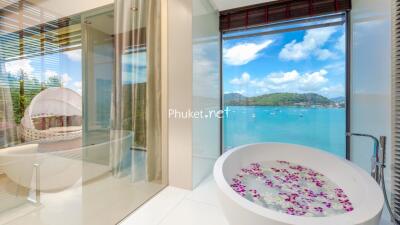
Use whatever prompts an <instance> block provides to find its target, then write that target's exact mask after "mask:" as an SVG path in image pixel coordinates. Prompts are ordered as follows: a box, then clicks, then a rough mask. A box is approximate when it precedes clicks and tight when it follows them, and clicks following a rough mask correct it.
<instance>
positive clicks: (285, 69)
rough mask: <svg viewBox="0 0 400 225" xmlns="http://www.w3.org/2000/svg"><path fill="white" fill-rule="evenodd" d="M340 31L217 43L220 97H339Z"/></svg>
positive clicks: (342, 85)
mask: <svg viewBox="0 0 400 225" xmlns="http://www.w3.org/2000/svg"><path fill="white" fill-rule="evenodd" d="M344 32H345V31H344V27H343V26H336V27H325V28H318V29H313V30H305V31H294V32H289V33H281V34H278V35H269V36H258V37H250V38H244V39H235V40H226V41H224V43H223V58H224V61H223V76H224V78H223V83H224V92H225V93H241V94H243V95H246V96H257V95H262V94H268V93H276V92H297V93H309V92H313V93H318V94H321V95H324V96H326V97H329V98H333V97H341V96H345V51H344V50H345V41H344V40H345V38H344V37H345V36H344Z"/></svg>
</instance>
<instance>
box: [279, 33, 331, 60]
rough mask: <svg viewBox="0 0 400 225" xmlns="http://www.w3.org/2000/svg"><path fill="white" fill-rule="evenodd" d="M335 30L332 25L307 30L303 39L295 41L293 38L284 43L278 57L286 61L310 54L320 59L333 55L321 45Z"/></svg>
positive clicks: (299, 58) (303, 57) (301, 58)
mask: <svg viewBox="0 0 400 225" xmlns="http://www.w3.org/2000/svg"><path fill="white" fill-rule="evenodd" d="M335 32H336V28H333V27H324V28H318V29H312V30H308V31H307V32H306V35H305V36H304V39H303V41H301V42H297V41H296V40H293V41H292V42H290V43H289V44H286V45H285V47H284V48H283V49H282V50H281V52H280V53H279V58H280V59H283V60H288V61H289V60H293V61H299V60H303V59H307V58H308V57H309V56H310V55H315V56H317V58H318V59H320V60H326V59H328V58H329V57H331V56H333V53H331V52H330V51H329V50H327V49H321V47H322V46H324V45H325V43H326V42H327V41H328V40H329V38H330V37H331V36H332V34H333V33H335Z"/></svg>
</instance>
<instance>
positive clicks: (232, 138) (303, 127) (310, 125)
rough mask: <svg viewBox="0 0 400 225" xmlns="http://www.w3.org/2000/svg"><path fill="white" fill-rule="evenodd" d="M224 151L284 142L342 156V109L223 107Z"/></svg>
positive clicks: (343, 116)
mask: <svg viewBox="0 0 400 225" xmlns="http://www.w3.org/2000/svg"><path fill="white" fill-rule="evenodd" d="M227 109H228V112H225V116H224V148H225V149H229V148H232V147H236V146H240V145H244V144H251V143H258V142H285V143H293V144H300V145H306V146H311V147H315V148H318V149H322V150H324V151H328V152H331V153H333V154H336V155H338V156H341V157H345V156H346V137H345V130H346V112H345V109H344V108H304V107H274V106H227V107H225V110H227Z"/></svg>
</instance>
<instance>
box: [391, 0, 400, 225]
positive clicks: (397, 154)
mask: <svg viewBox="0 0 400 225" xmlns="http://www.w3.org/2000/svg"><path fill="white" fill-rule="evenodd" d="M394 2H395V3H394V7H393V9H394V16H393V20H394V21H393V48H392V49H393V85H394V88H393V89H394V99H393V100H394V101H393V104H394V106H393V109H394V111H393V113H394V125H393V138H394V141H393V172H392V176H393V177H392V180H393V185H392V192H393V199H392V200H393V202H392V203H393V210H394V213H395V215H396V216H397V218H400V1H394ZM398 222H400V219H399V221H398Z"/></svg>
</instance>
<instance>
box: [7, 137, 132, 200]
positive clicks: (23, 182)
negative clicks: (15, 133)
mask: <svg viewBox="0 0 400 225" xmlns="http://www.w3.org/2000/svg"><path fill="white" fill-rule="evenodd" d="M112 134H120V135H119V136H120V138H119V139H115V140H110V139H105V140H104V141H102V142H100V140H96V142H100V143H96V144H93V145H88V146H85V147H77V148H72V149H67V150H61V151H54V152H46V153H41V152H39V148H40V145H39V144H37V143H36V144H25V145H19V146H15V147H9V148H5V149H0V169H1V170H2V171H3V172H4V173H5V174H6V175H7V176H8V177H9V178H10V179H11V180H12V181H13V182H14V183H16V184H18V185H20V186H23V187H26V188H31V187H35V188H37V189H38V190H40V191H42V192H59V191H63V190H65V189H67V188H69V187H71V186H73V185H74V184H75V183H76V182H78V181H79V180H81V181H82V183H86V182H90V181H93V180H95V179H97V178H100V177H102V176H104V175H106V174H108V173H109V172H110V171H111V170H112V168H113V165H111V163H108V160H109V158H110V157H109V155H112V154H114V153H113V151H115V149H113V148H111V146H112V145H113V144H114V143H115V142H119V145H117V146H118V147H120V148H121V152H119V155H120V157H123V154H124V153H125V152H127V151H130V147H131V145H132V137H133V136H132V132H127V131H112ZM66 147H67V148H68V146H66ZM84 155H88V156H89V157H88V158H85V157H84ZM102 158H105V159H107V162H106V163H104V162H101V161H104V160H100V159H102ZM89 159H90V160H89ZM98 161H99V162H98ZM35 166H36V167H37V168H38V169H39V176H40V179H39V180H40V183H38V185H36V183H35V182H36V180H35V179H33V178H34V174H35ZM0 172H1V171H0Z"/></svg>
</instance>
